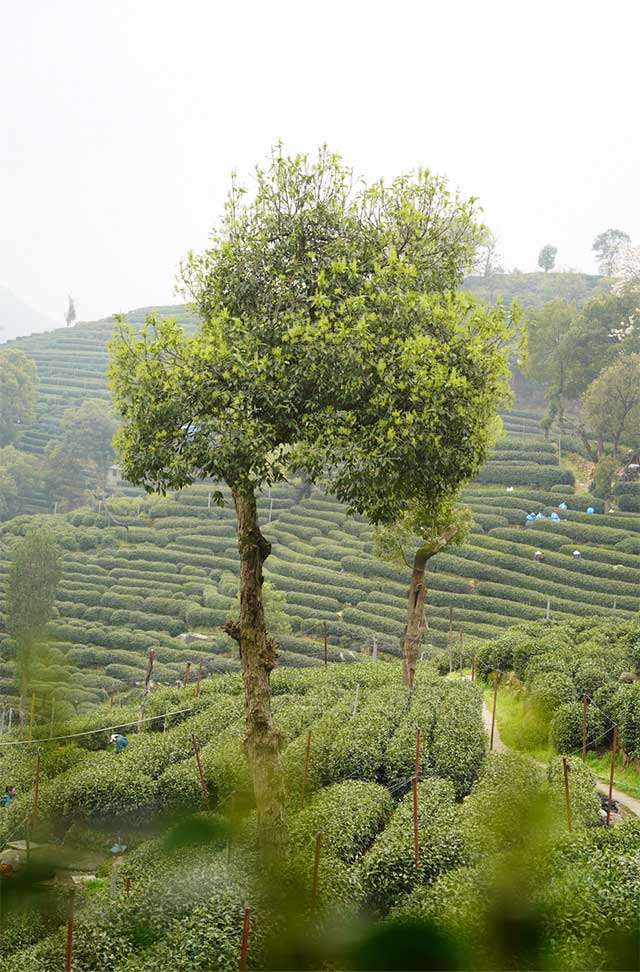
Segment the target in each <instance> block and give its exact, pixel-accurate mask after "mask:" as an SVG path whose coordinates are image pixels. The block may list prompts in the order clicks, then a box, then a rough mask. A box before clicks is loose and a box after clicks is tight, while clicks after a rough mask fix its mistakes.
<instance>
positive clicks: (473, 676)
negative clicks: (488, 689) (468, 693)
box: [471, 655, 476, 682]
mask: <svg viewBox="0 0 640 972" xmlns="http://www.w3.org/2000/svg"><path fill="white" fill-rule="evenodd" d="M475 680H476V656H475V655H472V656H471V681H472V682H475Z"/></svg>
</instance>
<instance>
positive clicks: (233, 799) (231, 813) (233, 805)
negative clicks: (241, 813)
mask: <svg viewBox="0 0 640 972" xmlns="http://www.w3.org/2000/svg"><path fill="white" fill-rule="evenodd" d="M235 808H236V795H235V793H232V794H231V802H230V804H229V836H228V838H227V864H230V863H231V829H232V827H233V818H234V813H235Z"/></svg>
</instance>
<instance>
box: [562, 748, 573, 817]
mask: <svg viewBox="0 0 640 972" xmlns="http://www.w3.org/2000/svg"><path fill="white" fill-rule="evenodd" d="M562 769H563V771H564V799H565V802H566V804H567V827H568V828H569V831H570V832H571V829H572V827H571V800H570V798H569V766H568V763H567V757H566V756H563V757H562Z"/></svg>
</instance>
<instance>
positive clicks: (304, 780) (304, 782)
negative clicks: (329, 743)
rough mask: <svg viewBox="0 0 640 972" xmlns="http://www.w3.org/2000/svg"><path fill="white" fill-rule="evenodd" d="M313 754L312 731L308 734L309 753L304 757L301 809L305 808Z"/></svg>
mask: <svg viewBox="0 0 640 972" xmlns="http://www.w3.org/2000/svg"><path fill="white" fill-rule="evenodd" d="M310 752H311V729H309V731H308V733H307V751H306V753H305V757H304V774H303V776H302V793H301V794H300V809H301V810H302V808H303V807H304V792H305V790H306V788H307V777H308V775H309V754H310Z"/></svg>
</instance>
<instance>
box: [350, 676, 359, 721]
mask: <svg viewBox="0 0 640 972" xmlns="http://www.w3.org/2000/svg"><path fill="white" fill-rule="evenodd" d="M359 701H360V682H356V692H355V696H354V699H353V710H352V712H351V715H352V716H354V715H355V714H356V712H357V711H358V703H359Z"/></svg>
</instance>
